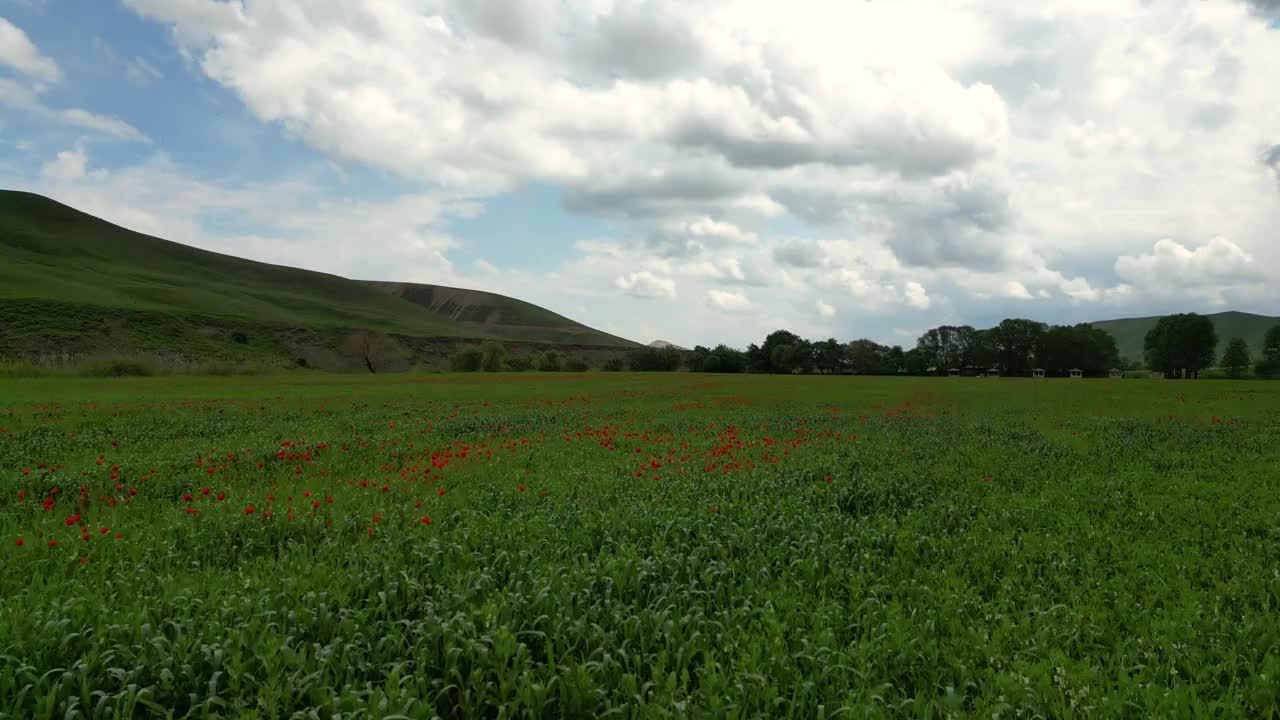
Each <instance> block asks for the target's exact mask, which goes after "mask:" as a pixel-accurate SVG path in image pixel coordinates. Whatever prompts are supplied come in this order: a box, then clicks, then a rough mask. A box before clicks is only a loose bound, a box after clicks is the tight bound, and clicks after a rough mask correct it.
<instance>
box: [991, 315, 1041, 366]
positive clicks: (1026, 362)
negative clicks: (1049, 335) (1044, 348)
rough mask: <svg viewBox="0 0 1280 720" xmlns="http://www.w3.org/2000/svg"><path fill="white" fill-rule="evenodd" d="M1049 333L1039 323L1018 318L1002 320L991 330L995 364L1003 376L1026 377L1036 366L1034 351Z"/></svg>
mask: <svg viewBox="0 0 1280 720" xmlns="http://www.w3.org/2000/svg"><path fill="white" fill-rule="evenodd" d="M1048 331H1049V327H1048V326H1047V325H1045V324H1044V323H1041V322H1036V321H1034V320H1025V319H1020V318H1014V319H1006V320H1002V321H1001V322H1000V324H999V325H997V326H995V327H994V328H991V331H990V332H991V343H992V345H993V346H994V351H995V357H996V362H995V365H996V366H997V367H999V368H1000V370H1001V372H1002V373H1003V374H1005V375H1028V374H1030V373H1031V370H1032V369H1033V368H1034V367H1035V364H1036V350H1037V349H1038V348H1039V347H1040V340H1041V338H1043V337H1044V334H1045V333H1046V332H1048Z"/></svg>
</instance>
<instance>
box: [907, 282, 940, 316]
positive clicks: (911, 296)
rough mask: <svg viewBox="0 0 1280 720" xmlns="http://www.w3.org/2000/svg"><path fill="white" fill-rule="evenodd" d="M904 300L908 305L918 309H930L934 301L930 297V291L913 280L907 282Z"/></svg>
mask: <svg viewBox="0 0 1280 720" xmlns="http://www.w3.org/2000/svg"><path fill="white" fill-rule="evenodd" d="M903 300H905V301H906V303H907V305H909V306H911V307H913V308H915V309H917V310H928V309H929V306H930V305H932V304H933V301H932V300H931V299H930V298H929V293H928V291H926V290H925V289H924V286H923V285H921V284H920V283H918V282H916V281H914V280H911V281H908V282H907V287H906V289H905V290H904V291H903Z"/></svg>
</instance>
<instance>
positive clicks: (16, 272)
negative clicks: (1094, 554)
mask: <svg viewBox="0 0 1280 720" xmlns="http://www.w3.org/2000/svg"><path fill="white" fill-rule="evenodd" d="M433 297H435V298H443V300H442V301H440V302H435V301H432V298H433ZM352 330H374V331H380V332H383V333H387V334H395V335H400V336H406V337H411V338H420V339H433V340H437V341H439V340H441V339H452V340H456V339H471V340H474V341H476V342H478V341H479V340H481V339H484V338H496V339H503V340H511V341H524V342H534V343H553V344H572V345H579V346H597V347H634V346H635V344H634V343H631V342H629V341H626V340H623V339H621V338H617V337H614V336H612V335H607V334H605V333H601V332H598V331H595V330H592V329H590V328H587V327H585V326H583V325H580V324H578V323H575V322H573V321H571V320H568V319H567V318H564V317H561V316H559V315H556V314H555V313H552V312H550V311H548V310H545V309H542V308H539V307H536V306H534V305H530V304H529V303H525V302H522V301H519V300H515V299H512V298H507V297H503V296H500V295H494V294H491V293H479V292H473V291H464V290H457V289H454V288H443V287H433V286H429V285H393V284H382V283H365V282H359V281H355V280H348V279H346V278H342V277H338V276H335V275H327V274H324V273H317V272H311V271H307V270H299V269H296V268H288V267H282V266H278V265H268V264H265V263H259V262H253V261H250V260H243V259H241V258H236V257H231V256H229V255H221V254H218V253H212V252H207V251H204V250H199V249H196V248H193V247H188V246H186V245H181V244H178V243H174V242H169V241H167V240H161V239H159V238H155V237H151V236H148V235H143V234H140V233H136V232H132V231H130V230H126V229H124V228H121V227H118V226H116V225H112V224H111V223H108V222H106V221H103V220H100V219H98V218H95V217H93V216H90V215H87V214H85V213H82V212H79V211H77V210H74V209H72V208H69V207H67V206H65V205H61V204H59V203H56V202H54V201H52V200H49V199H47V198H43V197H40V196H38V195H31V194H29V193H21V192H11V191H0V356H10V357H14V356H22V357H38V356H47V355H50V354H67V355H85V354H95V353H96V354H118V353H126V352H143V353H164V354H168V355H173V356H182V357H186V358H189V359H195V358H210V357H214V358H218V357H227V358H240V359H250V360H255V359H261V358H263V357H268V358H275V359H278V360H282V361H283V362H285V363H291V362H292V361H293V360H294V358H295V357H297V356H300V355H306V354H307V351H308V350H309V349H310V350H323V351H326V352H328V353H335V352H337V351H339V350H340V348H341V339H342V338H343V337H344V336H345V334H347V333H349V332H350V331H352ZM402 344H404V345H405V346H406V348H412V346H413V345H414V343H413V342H412V341H404V342H403V343H402ZM310 354H311V355H313V356H315V357H316V358H317V359H319V358H321V357H322V356H324V352H311V353H310ZM329 364H330V365H332V364H334V363H329Z"/></svg>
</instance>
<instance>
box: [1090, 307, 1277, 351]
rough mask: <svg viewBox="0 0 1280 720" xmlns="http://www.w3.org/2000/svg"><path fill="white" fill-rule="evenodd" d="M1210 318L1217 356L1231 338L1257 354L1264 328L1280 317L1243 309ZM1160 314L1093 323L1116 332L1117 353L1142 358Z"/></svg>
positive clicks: (1271, 325) (1273, 323)
mask: <svg viewBox="0 0 1280 720" xmlns="http://www.w3.org/2000/svg"><path fill="white" fill-rule="evenodd" d="M1207 317H1208V318H1209V319H1211V320H1212V321H1213V326H1214V329H1215V330H1217V332H1218V356H1219V357H1221V356H1222V352H1223V351H1224V350H1225V349H1226V346H1227V343H1228V342H1230V341H1231V339H1232V338H1244V340H1245V342H1247V343H1249V351H1250V352H1251V353H1253V354H1254V355H1257V354H1258V353H1259V352H1260V351H1261V350H1262V338H1263V335H1265V334H1266V332H1267V330H1268V329H1270V328H1272V327H1275V326H1276V325H1280V317H1268V316H1266V315H1254V314H1252V313H1244V312H1222V313H1214V314H1211V315H1207ZM1159 320H1160V316H1155V317H1141V318H1123V319H1119V320H1103V321H1100V322H1095V323H1093V326H1094V327H1098V328H1102V329H1103V330H1106V331H1107V332H1109V333H1111V334H1112V335H1113V336H1115V339H1116V345H1117V346H1118V347H1119V349H1120V356H1121V357H1126V358H1130V359H1133V360H1139V361H1141V360H1142V352H1143V340H1144V339H1145V338H1146V336H1147V331H1149V330H1150V329H1151V328H1153V327H1155V325H1156V322H1158V321H1159Z"/></svg>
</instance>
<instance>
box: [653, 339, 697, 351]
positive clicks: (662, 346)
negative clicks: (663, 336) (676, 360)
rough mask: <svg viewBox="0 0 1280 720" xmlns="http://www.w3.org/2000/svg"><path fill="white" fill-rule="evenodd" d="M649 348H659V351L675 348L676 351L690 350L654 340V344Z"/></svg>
mask: <svg viewBox="0 0 1280 720" xmlns="http://www.w3.org/2000/svg"><path fill="white" fill-rule="evenodd" d="M649 347H651V348H658V349H659V350H661V349H663V348H675V349H676V350H688V349H689V348H684V347H680V346H679V345H676V344H675V343H669V342H667V341H666V340H654V341H653V342H651V343H649Z"/></svg>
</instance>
